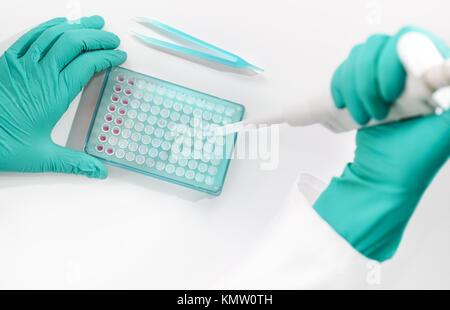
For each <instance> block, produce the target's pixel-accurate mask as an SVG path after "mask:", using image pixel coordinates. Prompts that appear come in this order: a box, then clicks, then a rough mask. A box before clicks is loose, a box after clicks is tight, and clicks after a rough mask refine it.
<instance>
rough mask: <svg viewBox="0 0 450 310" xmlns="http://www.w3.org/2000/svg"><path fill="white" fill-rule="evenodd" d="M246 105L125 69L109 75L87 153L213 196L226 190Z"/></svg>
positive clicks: (96, 111) (96, 113)
mask: <svg viewBox="0 0 450 310" xmlns="http://www.w3.org/2000/svg"><path fill="white" fill-rule="evenodd" d="M243 115H244V106H242V105H240V104H237V103H234V102H230V101H227V100H224V99H220V98H217V97H214V96H211V95H207V94H204V93H201V92H198V91H195V90H192V89H188V88H185V87H183V86H179V85H176V84H172V83H169V82H166V81H162V80H159V79H156V78H153V77H150V76H147V75H144V74H141V73H137V72H133V71H130V70H127V69H124V68H120V67H114V68H111V69H110V70H109V71H107V73H106V76H105V80H104V82H103V87H102V90H101V92H100V95H99V100H98V103H97V107H96V110H95V113H94V116H93V118H92V121H91V126H90V129H89V133H88V135H87V139H86V143H85V147H84V150H85V152H86V153H88V154H90V155H93V156H95V157H97V158H99V159H102V160H104V161H106V162H107V163H108V164H111V165H115V166H119V167H122V168H125V169H129V170H133V171H136V172H140V173H143V174H147V175H150V176H153V177H156V178H159V179H162V180H165V181H169V182H172V183H176V184H180V185H184V186H187V187H190V188H193V189H196V190H199V191H203V192H206V193H209V194H212V195H219V194H220V193H221V191H222V187H223V183H224V181H225V176H226V173H227V170H228V165H229V163H230V158H231V154H232V153H233V149H234V144H235V141H236V136H237V134H236V133H233V134H229V135H226V136H222V135H217V134H216V129H217V128H219V127H221V126H223V125H227V124H231V123H235V122H238V121H241V120H242V117H243Z"/></svg>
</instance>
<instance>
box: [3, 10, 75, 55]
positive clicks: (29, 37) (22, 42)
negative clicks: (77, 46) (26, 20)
mask: <svg viewBox="0 0 450 310" xmlns="http://www.w3.org/2000/svg"><path fill="white" fill-rule="evenodd" d="M65 22H67V18H65V17H58V18H54V19H51V20H49V21H46V22H45V23H42V24H40V25H39V26H37V27H35V28H33V29H31V30H30V31H28V32H27V33H25V34H24V35H23V36H21V37H20V38H19V39H18V40H17V41H16V42H15V43H14V44H13V45H11V46H10V47H9V48H8V53H12V54H14V55H16V56H17V57H18V58H20V57H22V56H23V55H25V53H26V52H27V51H28V49H29V47H30V46H31V45H32V44H33V42H34V41H36V39H37V38H38V37H39V36H40V35H41V34H42V33H43V32H44V31H46V30H47V29H50V28H52V27H55V26H57V25H60V24H62V23H65Z"/></svg>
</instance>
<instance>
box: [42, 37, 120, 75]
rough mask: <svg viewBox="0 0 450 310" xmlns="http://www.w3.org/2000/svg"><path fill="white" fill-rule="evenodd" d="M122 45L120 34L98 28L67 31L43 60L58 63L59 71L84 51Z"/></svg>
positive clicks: (113, 47)
mask: <svg viewBox="0 0 450 310" xmlns="http://www.w3.org/2000/svg"><path fill="white" fill-rule="evenodd" d="M119 45H120V39H119V37H118V36H116V35H115V34H113V33H111V32H107V31H103V30H97V29H79V30H69V31H66V32H65V33H64V34H62V35H61V37H60V38H59V39H58V40H57V41H56V42H55V44H54V45H53V47H52V48H51V49H50V50H49V52H48V53H47V55H46V56H45V58H44V59H43V61H46V62H47V63H54V62H55V64H56V69H57V70H58V72H60V71H61V70H63V69H64V68H65V67H66V66H67V65H68V64H69V63H70V62H72V60H74V59H75V58H76V57H78V56H80V55H81V54H82V53H84V52H89V51H95V50H108V49H115V48H117V47H118V46H119Z"/></svg>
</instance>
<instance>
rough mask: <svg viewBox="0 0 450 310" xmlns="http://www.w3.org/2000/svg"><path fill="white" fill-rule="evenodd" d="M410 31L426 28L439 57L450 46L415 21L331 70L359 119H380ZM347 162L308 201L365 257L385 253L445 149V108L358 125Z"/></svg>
mask: <svg viewBox="0 0 450 310" xmlns="http://www.w3.org/2000/svg"><path fill="white" fill-rule="evenodd" d="M409 31H418V32H421V33H423V34H425V35H427V36H428V37H429V38H430V39H431V40H432V41H433V42H434V43H435V45H436V47H437V48H438V50H439V51H440V52H441V54H442V55H443V57H444V58H449V57H450V49H449V48H448V47H447V46H446V45H445V44H444V43H443V42H442V41H441V40H439V39H438V38H437V37H435V36H434V35H432V34H431V33H429V32H427V31H425V30H422V29H419V28H413V27H407V28H404V29H402V30H400V31H399V32H398V33H397V34H396V35H395V36H387V35H374V36H371V37H370V38H369V39H368V40H367V41H366V42H365V43H364V44H360V45H357V46H356V47H354V48H353V50H352V51H351V53H350V56H349V57H348V59H347V60H345V61H344V63H343V64H342V65H341V66H340V67H339V68H338V69H337V70H336V72H335V74H334V76H333V80H332V87H331V88H332V89H331V90H332V95H333V99H334V101H335V104H336V106H337V107H338V108H344V107H346V108H348V110H349V112H350V113H351V115H352V116H353V118H354V119H355V120H356V121H357V122H358V123H360V124H365V123H367V122H368V121H369V120H370V119H371V118H375V119H383V118H384V117H385V116H386V115H387V113H388V111H389V106H390V105H391V104H392V103H393V102H394V101H395V100H396V99H397V98H398V97H399V96H400V95H401V93H402V92H403V89H404V86H405V81H406V73H405V70H404V68H403V66H402V65H401V63H400V60H399V57H398V55H397V51H396V45H397V41H398V39H399V38H400V36H401V35H402V34H404V33H406V32H409ZM356 146H357V148H356V152H355V158H354V161H353V163H351V164H348V165H347V167H346V168H345V170H344V172H343V174H342V175H341V177H339V178H334V179H333V180H332V181H331V183H330V185H329V186H328V188H327V189H326V190H325V191H324V192H323V193H322V195H321V196H320V197H319V199H318V200H317V201H316V203H315V205H314V208H315V210H316V211H317V212H318V213H319V214H320V215H321V216H322V218H324V219H325V220H326V221H327V222H328V223H329V224H330V225H331V226H332V227H333V228H334V229H335V230H336V231H337V232H338V233H339V234H341V235H342V236H343V237H344V238H345V239H346V240H347V241H348V242H349V243H350V244H351V245H352V246H353V247H354V248H355V249H357V250H358V251H359V252H361V253H362V254H363V255H365V256H367V257H368V258H371V259H375V260H379V261H383V260H386V259H389V258H391V257H392V256H393V255H394V253H395V251H396V249H397V247H398V245H399V243H400V240H401V238H402V235H403V231H404V229H405V227H406V224H407V223H408V221H409V219H410V217H411V215H412V213H413V212H414V209H415V208H416V206H417V204H418V203H419V200H420V198H421V196H422V194H423V193H424V191H425V189H426V188H427V186H428V185H429V184H430V182H431V180H432V179H433V177H434V176H435V175H436V173H437V172H438V170H439V169H440V168H441V167H442V166H443V165H444V164H445V162H446V161H447V159H448V156H449V155H450V111H446V112H445V113H444V114H442V115H440V116H437V115H432V116H428V117H422V118H417V119H413V120H408V121H403V122H397V123H392V124H387V125H381V126H377V127H371V128H367V129H362V130H359V131H358V133H357V135H356Z"/></svg>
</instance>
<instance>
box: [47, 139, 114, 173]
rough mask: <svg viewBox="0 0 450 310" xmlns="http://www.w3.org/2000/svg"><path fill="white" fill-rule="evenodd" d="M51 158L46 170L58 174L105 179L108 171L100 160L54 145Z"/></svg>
mask: <svg viewBox="0 0 450 310" xmlns="http://www.w3.org/2000/svg"><path fill="white" fill-rule="evenodd" d="M52 149H53V150H52V152H51V154H52V155H51V156H49V157H48V161H47V164H46V167H45V168H44V170H46V171H51V172H56V173H69V174H81V175H85V176H87V177H89V178H98V179H105V178H106V177H107V176H108V170H107V169H106V167H105V165H104V164H102V163H101V162H100V161H99V160H98V159H96V158H95V157H92V156H90V155H87V154H85V153H82V152H79V151H76V150H72V149H68V148H65V147H62V146H59V145H56V144H53V147H52Z"/></svg>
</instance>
